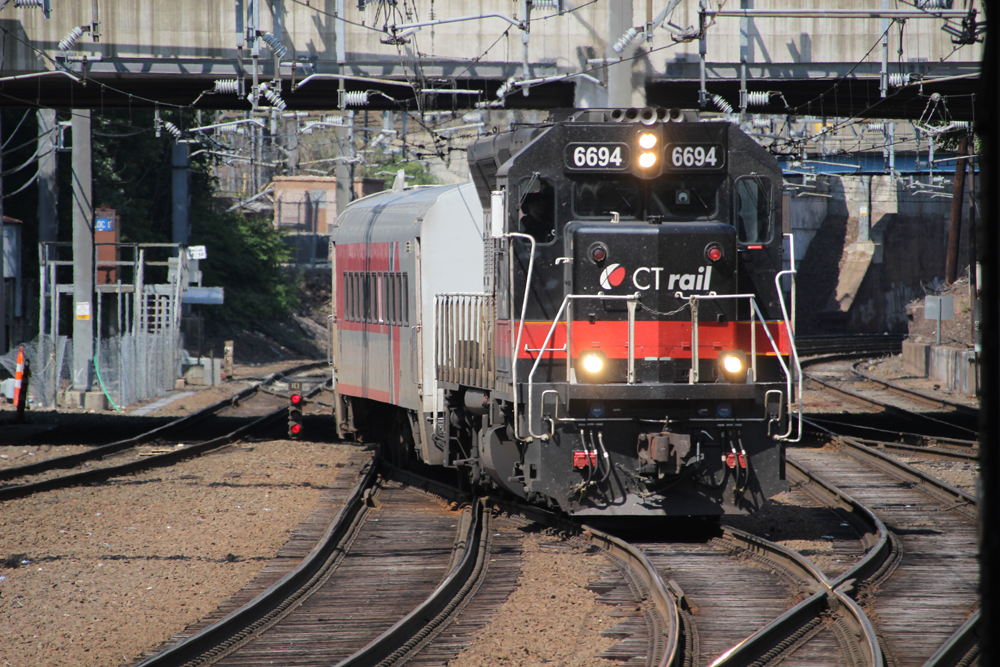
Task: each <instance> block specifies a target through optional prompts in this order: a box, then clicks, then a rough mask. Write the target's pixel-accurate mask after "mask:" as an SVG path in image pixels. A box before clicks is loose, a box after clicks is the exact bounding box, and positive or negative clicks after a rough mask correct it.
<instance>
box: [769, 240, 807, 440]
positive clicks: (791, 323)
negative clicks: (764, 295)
mask: <svg viewBox="0 0 1000 667" xmlns="http://www.w3.org/2000/svg"><path fill="white" fill-rule="evenodd" d="M784 236H785V238H787V239H788V269H787V270H785V271H778V273H776V274H775V276H774V290H775V292H777V293H778V303H779V304H780V305H781V315H782V317H784V318H785V329H786V330H787V331H788V346H789V348H790V350H791V357H790V360H791V361H792V362H793V363H794V364H795V378H796V379H798V380H800V381H801V378H802V363H801V362H800V360H799V350H798V347H797V346H796V345H795V327H796V324H797V320H796V309H795V302H796V298H795V292H796V290H795V287H796V286H795V276H796V274H797V273H798V271H797V270H796V269H795V235H794V234H785V235H784ZM785 275H788V276H790V277H791V283H792V284H791V288H792V290H791V291H792V295H791V296H792V317H791V319H790V320H789V318H788V307H787V306H786V305H785V293H784V292H783V291H782V290H781V278H782V277H783V276H785ZM797 399H798V404H799V431H798V434H797V435H796V436H795V437H794V438H792V437H791V436H792V430H793V428H794V427H793V422H792V418H791V414H789V418H788V430H787V431H786V432H785V433H784V434H783V435H779V436H777V438H778V439H779V440H788V441H789V442H799V441H801V440H802V390H801V388H800V389H799V391H798V396H797ZM791 408H792V397H791V396H789V397H788V409H789V413H791Z"/></svg>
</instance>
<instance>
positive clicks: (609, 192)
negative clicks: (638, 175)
mask: <svg viewBox="0 0 1000 667" xmlns="http://www.w3.org/2000/svg"><path fill="white" fill-rule="evenodd" d="M725 179H726V177H725V175H724V174H718V175H699V176H694V177H687V178H677V176H674V175H664V176H661V177H660V178H657V179H655V180H653V181H645V182H643V181H639V180H636V179H634V178H629V177H614V176H611V177H609V176H608V175H606V174H602V175H600V176H597V175H594V176H590V175H586V176H579V177H576V178H574V179H573V180H574V184H573V185H574V187H573V212H574V214H575V215H576V217H578V218H606V217H608V216H610V215H611V213H612V212H616V213H618V214H619V215H620V216H621V217H622V218H625V219H628V218H631V219H636V220H641V219H644V218H648V217H650V216H656V217H659V218H661V219H662V220H664V221H678V222H683V221H691V220H704V219H705V218H708V217H711V216H713V215H715V214H716V213H717V210H718V193H719V190H720V188H721V187H722V184H723V183H724V182H725Z"/></svg>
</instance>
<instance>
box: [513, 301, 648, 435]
mask: <svg viewBox="0 0 1000 667" xmlns="http://www.w3.org/2000/svg"><path fill="white" fill-rule="evenodd" d="M582 299H599V300H601V301H632V302H637V301H639V294H638V292H637V293H635V294H628V295H617V294H567V295H566V296H565V297H564V298H563V301H562V304H561V305H560V306H559V311H558V312H557V313H556V316H555V317H554V318H553V319H552V325H551V326H550V327H549V332H548V333H547V334H546V335H545V340H544V341H543V342H542V349H543V350H544V349H545V348H547V347H548V346H549V341H550V340H552V334H554V333H555V330H556V326H557V325H558V324H559V320H560V319H561V318H562V314H563V312H564V311H565V310H566V306H567V305H568V304H569V302H570V301H571V300H572V301H579V300H582ZM569 327H570V322H569V321H567V322H566V329H567V332H568V331H569ZM633 333H634V331H632V330H631V329H630V330H629V349H630V350H631V349H634V342H633V340H632V335H633ZM570 356H571V355H570V350H568V349H567V350H566V360H567V361H566V381H567V382H569V369H570V367H571V362H570ZM513 361H514V367H515V368H516V367H517V359H516V358H515V359H514V360H513ZM541 361H542V354H541V353H540V354H539V355H538V357H536V358H535V363H534V364H533V365H532V367H531V372H530V373H528V437H527V438H518V439H520V440H524V441H527V442H530V441H531V440H532V439H534V438H539V439H541V440H548V439H549V436H548V434H547V433H543V434H538V433H535V432H534V431H533V430H532V421H533V418H532V416H533V410H534V401H532V400H531V399H532V397H533V396H534V388H535V385H534V382H535V380H534V378H535V371H537V370H538V364H540V363H541ZM516 404H517V403H516V401H515V405H516ZM515 409H516V408H515ZM514 435H515V436H516V435H517V429H516V428H515V430H514Z"/></svg>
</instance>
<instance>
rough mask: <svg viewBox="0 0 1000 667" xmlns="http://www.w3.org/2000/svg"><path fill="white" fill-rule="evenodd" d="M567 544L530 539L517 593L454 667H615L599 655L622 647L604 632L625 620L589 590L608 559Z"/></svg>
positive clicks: (526, 542)
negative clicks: (540, 666)
mask: <svg viewBox="0 0 1000 667" xmlns="http://www.w3.org/2000/svg"><path fill="white" fill-rule="evenodd" d="M563 546H566V545H564V544H563V543H560V542H559V540H557V539H556V538H552V537H547V536H545V535H542V534H537V533H536V534H529V535H528V536H526V537H525V539H524V552H523V553H524V565H523V567H522V570H521V578H520V580H519V581H518V588H517V590H516V591H514V593H513V594H512V595H511V596H510V598H508V600H507V603H506V604H505V605H504V606H503V607H502V608H501V609H500V611H499V612H498V613H497V614H496V616H494V617H493V619H492V620H491V621H490V623H489V624H488V625H487V626H486V628H485V629H484V630H483V632H482V633H481V634H480V635H479V639H478V640H477V641H476V642H475V643H474V644H472V646H470V647H468V648H467V649H466V650H465V651H464V652H462V653H461V654H460V655H459V656H458V657H457V658H456V659H455V660H452V661H451V662H450V663H448V664H449V667H487V666H488V665H523V666H524V667H534V666H536V665H567V666H569V665H571V666H572V667H609V666H610V665H613V664H614V663H613V662H611V661H609V660H605V659H603V658H596V657H594V656H595V655H596V654H598V653H600V652H601V651H603V650H605V649H608V648H610V647H611V646H614V645H615V644H616V643H617V641H618V640H616V639H611V638H608V637H602V636H601V631H602V630H606V629H608V628H611V627H612V626H614V625H615V624H616V623H617V620H620V619H615V618H612V617H611V616H608V615H607V613H606V612H607V610H608V607H607V606H605V605H603V604H601V603H600V602H598V601H597V595H596V594H594V593H592V592H590V591H588V590H586V589H585V588H584V587H585V586H586V585H587V583H588V582H590V581H591V580H593V579H596V578H598V569H599V568H600V567H602V566H605V565H607V561H606V560H604V558H603V557H602V556H600V555H598V554H595V553H588V552H586V551H584V550H582V549H573V548H570V549H568V550H563V549H562V548H560V547H563ZM551 547H557V548H555V549H553V548H551Z"/></svg>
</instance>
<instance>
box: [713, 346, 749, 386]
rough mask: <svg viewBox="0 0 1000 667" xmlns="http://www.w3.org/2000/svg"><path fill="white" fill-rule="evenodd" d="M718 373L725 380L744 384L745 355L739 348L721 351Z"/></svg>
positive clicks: (745, 377)
mask: <svg viewBox="0 0 1000 667" xmlns="http://www.w3.org/2000/svg"><path fill="white" fill-rule="evenodd" d="M719 373H720V374H721V375H722V377H723V378H725V380H726V382H731V383H733V384H744V383H745V382H746V381H747V355H746V354H744V353H743V352H742V351H741V350H727V351H725V352H723V353H721V354H720V355H719Z"/></svg>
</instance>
